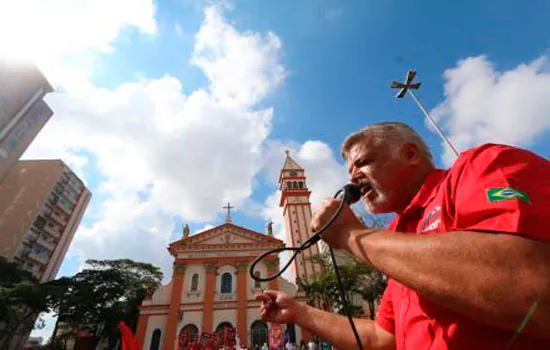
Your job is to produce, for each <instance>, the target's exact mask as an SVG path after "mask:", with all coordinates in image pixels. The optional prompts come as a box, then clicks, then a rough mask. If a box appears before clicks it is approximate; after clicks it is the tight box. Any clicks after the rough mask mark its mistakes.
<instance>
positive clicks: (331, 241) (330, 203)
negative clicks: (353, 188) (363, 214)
mask: <svg viewBox="0 0 550 350" xmlns="http://www.w3.org/2000/svg"><path fill="white" fill-rule="evenodd" d="M341 202H342V200H341V199H327V200H325V201H324V202H323V203H322V204H321V207H320V208H319V209H318V210H316V211H315V213H314V214H313V217H312V218H311V229H312V230H313V231H314V232H317V231H318V230H319V229H320V228H321V227H323V225H325V224H326V223H327V222H328V220H329V219H330V218H331V217H332V216H333V215H334V213H335V212H336V210H338V207H339V206H340V203H341ZM364 229H365V227H364V226H363V224H361V222H360V221H359V219H357V217H356V216H355V214H354V213H353V211H352V210H351V208H350V207H349V205H347V204H344V207H343V208H342V211H341V212H340V215H338V216H337V217H336V220H334V222H333V223H332V224H331V225H330V226H329V227H327V229H326V230H325V232H323V234H322V235H321V238H323V240H324V241H325V242H327V244H328V245H329V246H330V247H332V248H336V249H342V248H346V245H347V242H348V240H349V237H350V235H351V234H352V233H353V232H354V231H361V230H364Z"/></svg>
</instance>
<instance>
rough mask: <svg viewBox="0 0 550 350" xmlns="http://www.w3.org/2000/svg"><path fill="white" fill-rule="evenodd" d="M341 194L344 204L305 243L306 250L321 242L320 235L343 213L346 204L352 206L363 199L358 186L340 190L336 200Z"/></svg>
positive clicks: (351, 185) (350, 184) (348, 186)
mask: <svg viewBox="0 0 550 350" xmlns="http://www.w3.org/2000/svg"><path fill="white" fill-rule="evenodd" d="M340 193H342V203H340V207H339V208H338V210H336V213H334V215H332V217H331V218H330V219H329V220H328V221H327V223H326V224H324V225H323V227H321V228H320V229H319V230H318V231H317V232H314V235H313V236H311V237H310V238H309V239H308V240H307V241H306V242H304V245H306V247H305V248H309V247H311V246H312V245H314V244H315V243H317V242H318V241H320V240H321V234H320V233H321V232H323V231H324V230H325V229H326V228H327V227H329V226H330V224H332V222H333V221H334V220H335V219H336V217H337V216H338V215H339V214H340V212H341V211H342V208H343V207H344V203H346V204H347V205H352V204H353V203H355V202H357V201H358V200H359V199H361V189H360V188H359V186H357V185H356V184H352V183H349V184H347V185H345V186H344V187H342V188H341V189H340V190H338V192H336V195H335V196H334V198H337V197H338V195H339V194H340Z"/></svg>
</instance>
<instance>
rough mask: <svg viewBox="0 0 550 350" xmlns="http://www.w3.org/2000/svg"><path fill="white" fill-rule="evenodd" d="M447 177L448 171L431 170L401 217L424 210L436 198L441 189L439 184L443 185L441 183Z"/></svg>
mask: <svg viewBox="0 0 550 350" xmlns="http://www.w3.org/2000/svg"><path fill="white" fill-rule="evenodd" d="M445 175H447V170H443V169H433V170H431V171H430V172H429V173H428V175H426V179H425V180H424V183H423V184H422V186H421V187H420V190H418V192H417V193H416V194H415V196H414V197H413V199H412V200H411V201H410V203H409V205H408V206H407V207H406V208H405V210H403V213H401V215H403V214H406V213H408V212H411V211H416V210H418V209H421V208H424V207H425V206H426V204H427V203H428V202H429V201H430V200H431V199H432V198H433V197H434V196H435V193H436V192H437V188H438V187H439V184H441V181H443V179H444V178H445Z"/></svg>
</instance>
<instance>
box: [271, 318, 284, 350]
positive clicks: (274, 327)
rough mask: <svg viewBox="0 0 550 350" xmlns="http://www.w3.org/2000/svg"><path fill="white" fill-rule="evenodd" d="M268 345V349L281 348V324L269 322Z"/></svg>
mask: <svg viewBox="0 0 550 350" xmlns="http://www.w3.org/2000/svg"><path fill="white" fill-rule="evenodd" d="M269 347H270V349H283V348H284V344H283V325H282V324H276V323H271V324H269Z"/></svg>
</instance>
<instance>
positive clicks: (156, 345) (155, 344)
mask: <svg viewBox="0 0 550 350" xmlns="http://www.w3.org/2000/svg"><path fill="white" fill-rule="evenodd" d="M160 335H161V332H160V329H158V328H157V329H155V331H154V332H153V336H152V337H151V346H149V350H159V349H160Z"/></svg>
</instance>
